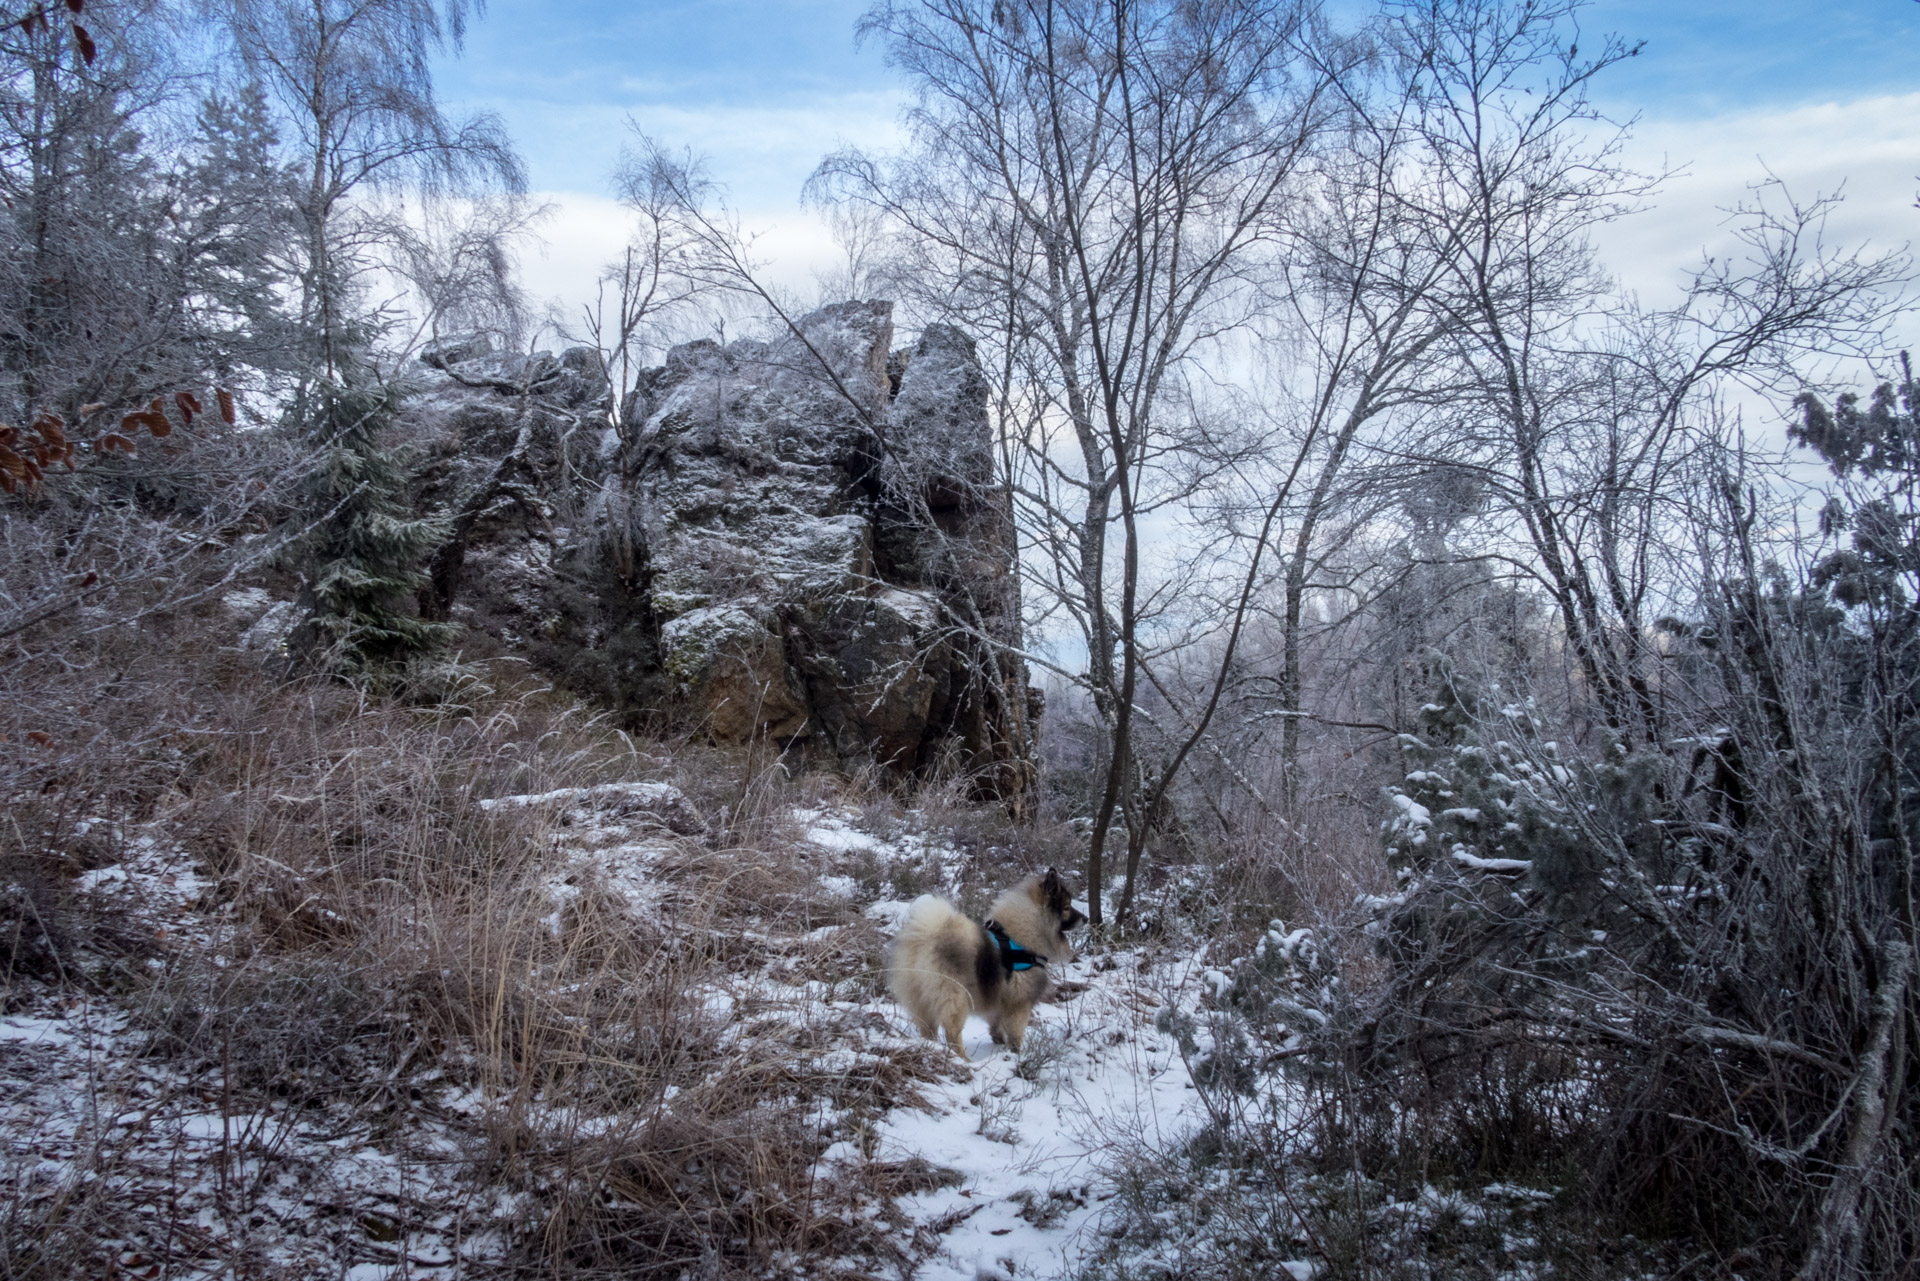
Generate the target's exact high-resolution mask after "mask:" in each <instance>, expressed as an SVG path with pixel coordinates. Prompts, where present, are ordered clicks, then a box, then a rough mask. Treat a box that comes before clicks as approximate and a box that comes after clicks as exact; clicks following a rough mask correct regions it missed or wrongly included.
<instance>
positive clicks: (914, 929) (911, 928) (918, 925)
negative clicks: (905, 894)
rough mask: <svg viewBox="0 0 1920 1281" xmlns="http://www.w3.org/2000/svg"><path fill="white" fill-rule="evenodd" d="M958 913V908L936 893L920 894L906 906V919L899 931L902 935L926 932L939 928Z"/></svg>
mask: <svg viewBox="0 0 1920 1281" xmlns="http://www.w3.org/2000/svg"><path fill="white" fill-rule="evenodd" d="M958 915H960V912H959V909H958V908H956V907H954V905H953V904H951V903H949V902H947V900H945V899H943V898H941V897H940V896H939V895H938V894H922V895H921V896H920V897H919V898H917V899H915V900H913V903H912V904H911V905H910V906H909V907H908V908H907V919H906V922H905V923H904V924H902V925H901V927H900V933H901V934H902V935H907V934H923V933H928V932H930V931H933V930H937V929H939V928H940V927H941V926H942V925H943V924H945V923H946V922H947V921H948V920H950V919H951V918H953V917H956V916H958Z"/></svg>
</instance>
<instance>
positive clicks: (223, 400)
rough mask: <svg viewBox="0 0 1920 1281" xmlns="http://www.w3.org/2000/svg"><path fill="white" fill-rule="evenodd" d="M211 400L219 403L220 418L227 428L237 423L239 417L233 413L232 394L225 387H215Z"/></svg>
mask: <svg viewBox="0 0 1920 1281" xmlns="http://www.w3.org/2000/svg"><path fill="white" fill-rule="evenodd" d="M213 398H214V399H215V400H217V401H219V402H220V417H221V418H222V419H223V420H224V421H225V422H226V424H227V426H229V427H231V426H233V425H234V423H236V422H238V421H239V415H238V414H237V413H236V412H235V411H234V406H233V393H232V392H230V391H228V390H227V389H226V388H225V387H216V388H214V389H213Z"/></svg>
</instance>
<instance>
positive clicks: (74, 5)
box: [67, 0, 87, 13]
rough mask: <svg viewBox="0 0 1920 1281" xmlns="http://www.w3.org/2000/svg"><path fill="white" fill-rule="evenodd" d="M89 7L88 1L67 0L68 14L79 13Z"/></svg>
mask: <svg viewBox="0 0 1920 1281" xmlns="http://www.w3.org/2000/svg"><path fill="white" fill-rule="evenodd" d="M86 7H87V0H67V12H68V13H79V12H80V11H81V10H82V9H84V8H86Z"/></svg>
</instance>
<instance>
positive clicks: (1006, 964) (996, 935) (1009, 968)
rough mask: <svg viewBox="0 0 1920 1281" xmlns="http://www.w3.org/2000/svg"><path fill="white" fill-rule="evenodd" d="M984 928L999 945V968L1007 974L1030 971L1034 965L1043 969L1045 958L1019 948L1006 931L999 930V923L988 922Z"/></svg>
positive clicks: (1034, 952)
mask: <svg viewBox="0 0 1920 1281" xmlns="http://www.w3.org/2000/svg"><path fill="white" fill-rule="evenodd" d="M985 928H986V931H987V933H988V934H990V935H992V936H993V941H994V942H995V943H996V944H998V945H999V948H1000V968H1001V969H1003V970H1005V971H1006V972H1007V973H1009V974H1017V973H1019V972H1020V971H1021V970H1030V969H1032V968H1033V967H1034V966H1036V965H1038V966H1041V967H1045V965H1046V963H1047V958H1046V957H1045V956H1043V955H1042V954H1041V953H1039V952H1036V951H1033V950H1032V949H1031V948H1025V947H1021V946H1020V945H1019V944H1018V943H1016V942H1014V941H1013V939H1011V938H1010V937H1008V935H1007V932H1006V930H1005V929H1003V928H1001V925H1000V922H998V921H988V922H987V923H986V926H985Z"/></svg>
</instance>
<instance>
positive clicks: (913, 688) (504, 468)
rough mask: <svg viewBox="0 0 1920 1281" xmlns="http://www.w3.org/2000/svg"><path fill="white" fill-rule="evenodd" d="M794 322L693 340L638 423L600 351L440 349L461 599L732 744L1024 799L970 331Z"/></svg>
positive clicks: (1019, 726)
mask: <svg viewBox="0 0 1920 1281" xmlns="http://www.w3.org/2000/svg"><path fill="white" fill-rule="evenodd" d="M795 329H796V330H797V332H795V333H789V334H788V335H786V336H784V337H782V338H780V339H778V340H776V341H772V342H760V341H753V340H746V339H743V340H739V341H735V342H732V343H729V344H727V345H725V346H724V347H723V346H721V345H719V344H717V343H713V342H710V341H702V342H695V343H689V344H686V345H684V346H681V347H677V348H675V349H674V350H673V351H672V352H670V353H669V354H668V356H667V360H666V363H665V364H664V365H663V366H661V367H660V368H658V369H653V370H649V371H647V372H646V373H645V374H644V375H643V376H642V377H641V379H640V380H639V383H638V386H637V387H636V389H635V391H634V392H633V393H632V394H631V395H629V396H628V398H627V401H626V403H625V405H624V407H623V413H622V414H621V421H620V422H619V424H618V426H617V429H609V427H608V426H607V417H606V413H607V411H606V405H607V403H608V397H607V394H606V384H605V381H604V379H603V378H601V377H600V376H599V373H598V364H597V362H594V361H593V360H592V355H593V354H592V353H591V352H586V351H584V350H583V351H580V352H568V353H566V354H565V355H564V356H562V357H560V358H558V359H557V360H556V359H555V358H553V357H550V356H548V357H534V358H532V359H531V360H527V361H520V362H510V361H502V360H500V359H498V358H495V357H492V356H489V355H487V354H485V353H484V352H482V353H478V354H476V353H474V352H473V351H472V350H470V349H465V348H460V347H458V346H457V345H456V346H455V347H454V348H453V349H451V350H445V351H441V352H429V356H428V360H427V363H428V364H429V365H432V366H435V368H436V370H437V372H438V374H439V376H440V379H441V381H440V382H438V383H436V384H434V385H433V387H432V390H431V395H430V397H429V400H428V403H429V405H430V406H436V405H437V406H439V407H440V408H439V409H438V410H437V411H434V412H438V413H440V414H441V418H440V420H439V421H440V428H439V431H440V436H439V438H440V439H442V440H443V441H449V442H460V443H458V444H456V445H454V446H453V447H451V448H449V449H448V450H446V451H445V452H444V454H443V458H444V463H443V467H442V469H441V473H440V475H439V479H438V480H437V481H434V482H432V483H430V484H429V486H428V489H427V497H428V499H429V501H432V502H437V503H438V505H439V506H440V507H441V509H442V510H444V511H446V512H447V513H449V515H451V516H452V517H453V518H454V521H455V525H456V542H458V543H460V544H461V546H460V547H459V549H458V550H457V551H456V552H455V553H453V554H451V555H450V556H449V557H448V558H447V559H448V560H449V561H450V562H454V563H455V570H456V571H457V572H455V573H454V574H452V575H451V576H449V575H448V574H445V573H442V572H440V571H439V569H436V579H435V581H436V585H439V584H440V583H442V582H443V581H445V582H450V584H451V586H450V588H449V590H448V593H447V596H446V604H445V608H447V609H449V610H450V611H451V612H452V614H453V616H455V617H465V618H468V619H469V620H470V621H473V622H475V623H477V624H478V625H481V626H484V627H486V628H487V629H488V630H490V631H493V632H494V633H495V634H497V635H500V636H501V637H502V639H504V640H508V641H510V642H512V643H518V644H519V645H521V646H524V647H526V648H527V649H528V650H530V651H531V655H530V656H532V657H534V658H535V661H538V662H540V663H541V665H542V666H545V667H547V668H549V669H550V670H554V671H556V672H557V673H559V674H560V675H561V676H562V677H563V678H564V679H567V680H568V681H569V683H571V684H573V685H574V686H576V687H577V688H580V689H581V690H582V691H583V692H586V693H589V694H592V695H595V696H597V697H599V698H601V699H603V700H605V701H607V702H609V703H611V704H613V705H615V706H620V707H624V708H626V709H629V710H631V711H634V712H637V713H642V714H654V713H659V712H662V711H667V710H672V711H673V712H675V713H677V714H678V715H680V716H683V717H684V718H686V720H687V721H688V722H689V723H690V724H691V725H692V726H694V727H695V728H696V729H697V731H698V732H700V733H702V734H704V735H705V736H706V737H708V738H710V739H712V740H715V741H719V742H734V743H738V742H747V741H750V740H756V739H770V740H774V741H777V742H779V743H781V744H783V745H790V746H801V747H804V748H807V749H811V750H818V751H826V752H830V753H831V754H833V755H834V756H837V757H839V758H842V759H845V760H848V761H873V762H875V763H878V764H880V765H883V766H885V767H887V768H888V769H890V770H892V771H895V772H897V773H901V774H914V773H925V772H927V771H930V770H933V769H936V768H940V767H950V768H951V767H957V768H960V769H963V770H966V771H968V772H969V773H970V774H971V775H972V776H973V777H975V779H976V780H977V789H978V790H979V791H980V792H982V793H984V794H990V795H996V796H1000V797H1002V798H1005V799H1007V800H1009V801H1011V802H1013V803H1014V804H1015V805H1016V806H1018V805H1019V804H1021V803H1022V800H1023V798H1024V797H1025V796H1026V795H1027V792H1028V789H1029V788H1030V786H1031V776H1030V766H1029V761H1030V759H1031V740H1032V726H1031V725H1030V724H1029V721H1028V698H1027V693H1028V691H1027V685H1026V672H1025V668H1024V665H1023V664H1021V663H1020V662H1019V661H1018V660H1017V659H1016V658H1014V657H1012V656H1011V654H1010V653H1009V649H1010V648H1011V647H1013V646H1014V645H1016V644H1017V642H1018V639H1019V638H1018V615H1019V610H1018V597H1017V586H1016V584H1015V579H1014V576H1013V554H1014V546H1013V540H1012V537H1011V533H1010V529H1009V526H1008V522H1007V519H1006V516H1005V510H1006V507H1005V503H1006V499H1005V495H1004V493H1003V492H1002V491H1001V490H1000V489H999V488H997V487H996V484H995V477H994V468H993V453H992V438H991V434H990V430H989V426H988V421H987V389H986V381H985V379H984V377H983V375H982V373H981V370H980V367H979V364H978V361H977V359H976V358H975V355H974V351H973V344H972V342H971V341H970V340H969V339H968V338H966V336H965V335H963V334H961V333H960V332H959V331H958V330H955V329H952V328H949V327H946V326H932V327H930V328H929V329H928V330H927V331H926V333H924V334H923V335H922V336H921V337H920V338H919V340H918V341H917V342H915V343H914V344H913V345H912V346H911V347H909V348H905V349H902V350H900V351H893V350H892V340H893V324H892V304H890V303H885V302H848V303H840V304H836V305H834V306H830V307H826V308H822V309H821V310H819V311H817V312H814V313H813V314H811V315H809V316H807V317H805V318H803V319H802V320H800V321H799V322H798V323H797V324H796V326H795ZM455 357H459V359H456V358H455ZM543 389H546V390H543ZM463 513H471V518H470V519H468V520H467V523H466V526H465V530H466V532H465V534H464V535H462V534H461V533H460V532H459V531H460V528H461V526H460V521H461V519H462V518H463V515H462V514H463ZM476 569H480V570H481V571H482V572H480V573H476Z"/></svg>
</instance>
